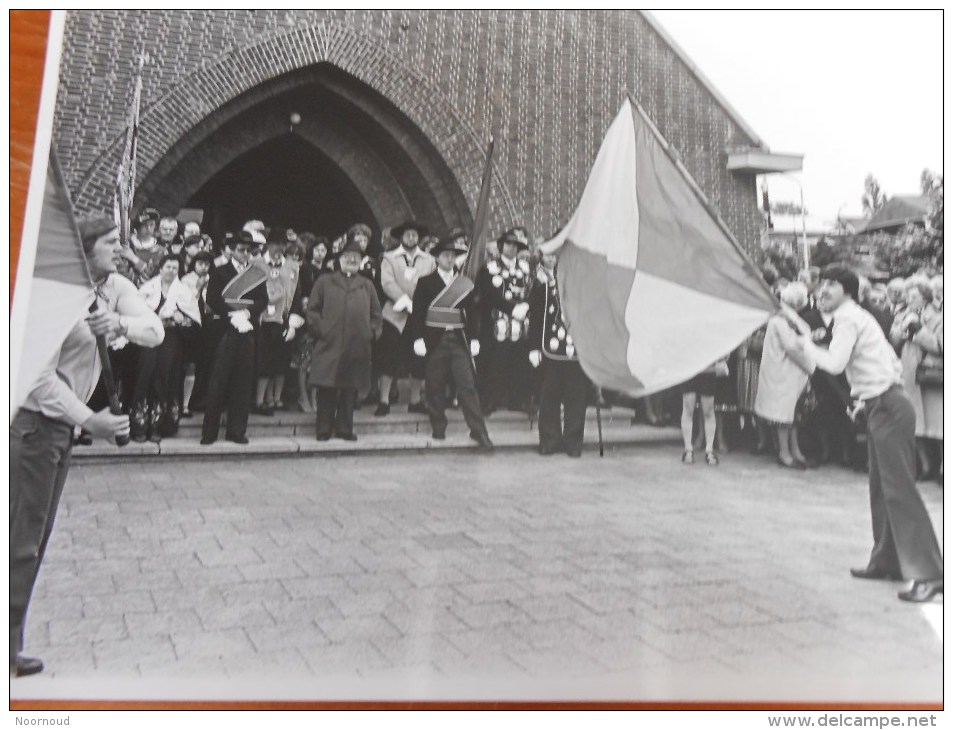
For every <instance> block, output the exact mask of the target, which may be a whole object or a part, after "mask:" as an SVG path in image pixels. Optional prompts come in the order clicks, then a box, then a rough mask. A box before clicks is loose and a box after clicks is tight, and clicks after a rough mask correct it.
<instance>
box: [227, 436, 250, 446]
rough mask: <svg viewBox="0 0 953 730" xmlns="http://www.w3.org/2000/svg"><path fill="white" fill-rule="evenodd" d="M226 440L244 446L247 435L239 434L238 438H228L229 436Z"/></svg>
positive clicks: (246, 441)
mask: <svg viewBox="0 0 953 730" xmlns="http://www.w3.org/2000/svg"><path fill="white" fill-rule="evenodd" d="M228 440H229V441H231V442H232V443H233V444H239V445H241V446H246V445H247V444H248V437H247V436H239V437H238V438H230V437H229V439H228Z"/></svg>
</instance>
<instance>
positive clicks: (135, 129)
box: [113, 56, 145, 246]
mask: <svg viewBox="0 0 953 730" xmlns="http://www.w3.org/2000/svg"><path fill="white" fill-rule="evenodd" d="M144 63H145V56H140V57H139V70H138V71H137V72H136V81H135V86H134V87H133V92H132V106H131V107H130V109H129V121H128V123H127V125H126V141H125V144H124V145H123V151H122V160H121V161H120V163H119V171H118V173H117V177H116V192H115V196H114V198H113V209H114V211H113V212H114V215H115V219H116V225H117V226H119V235H120V238H121V240H122V245H123V246H128V245H129V232H130V221H129V215H130V213H131V212H132V204H133V199H134V198H135V194H136V158H137V155H138V148H139V106H140V103H141V101H142V67H143V64H144Z"/></svg>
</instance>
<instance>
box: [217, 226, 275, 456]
mask: <svg viewBox="0 0 953 730" xmlns="http://www.w3.org/2000/svg"><path fill="white" fill-rule="evenodd" d="M254 247H255V242H254V238H253V237H252V234H251V233H249V232H247V231H242V234H241V236H240V237H239V239H238V240H237V242H236V243H235V248H234V250H233V251H232V257H231V261H229V262H228V263H227V264H224V265H222V266H218V267H216V268H215V269H214V270H213V271H212V274H211V276H210V277H209V282H208V290H207V294H206V301H207V302H208V306H209V308H210V309H211V310H212V313H213V314H215V315H216V316H218V317H219V318H220V319H221V320H222V322H223V323H224V329H225V332H224V334H223V335H222V340H221V342H219V345H218V348H217V350H216V351H215V360H214V362H213V365H212V373H211V375H210V377H209V391H208V397H207V403H206V409H205V419H204V421H203V422H202V441H201V443H202V445H203V446H205V445H208V444H213V443H215V441H217V440H218V429H219V425H220V423H221V420H222V411H223V410H224V411H226V412H227V414H228V422H227V426H226V430H225V438H227V439H228V440H229V441H234V442H235V443H237V444H247V443H248V439H247V438H246V436H245V431H246V429H247V427H248V410H249V407H250V405H251V395H252V394H251V390H252V383H253V382H254V378H255V327H256V324H257V323H258V321H259V320H260V318H261V313H262V312H264V311H265V309H266V307H267V306H268V289H267V283H266V282H267V281H268V277H267V275H266V274H265V272H264V271H262V270H261V269H260V268H257V267H252V266H251V255H252V251H253V249H254Z"/></svg>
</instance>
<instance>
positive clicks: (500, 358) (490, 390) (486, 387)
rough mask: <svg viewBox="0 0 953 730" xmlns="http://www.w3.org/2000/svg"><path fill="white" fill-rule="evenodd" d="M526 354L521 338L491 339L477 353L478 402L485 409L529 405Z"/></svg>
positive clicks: (513, 407)
mask: <svg viewBox="0 0 953 730" xmlns="http://www.w3.org/2000/svg"><path fill="white" fill-rule="evenodd" d="M528 355H529V353H528V351H527V349H526V344H525V343H524V342H523V341H522V340H520V341H518V342H493V344H492V345H489V346H488V347H487V350H486V351H485V352H484V353H482V354H481V355H480V360H479V362H480V373H479V376H480V378H479V379H480V385H479V388H480V403H482V404H483V412H484V413H492V412H493V411H495V410H497V409H499V408H507V409H510V410H524V409H526V408H527V407H528V405H529V400H530V396H531V395H532V392H531V387H530V373H529V370H530V369H531V368H532V366H531V365H530V364H529V359H528Z"/></svg>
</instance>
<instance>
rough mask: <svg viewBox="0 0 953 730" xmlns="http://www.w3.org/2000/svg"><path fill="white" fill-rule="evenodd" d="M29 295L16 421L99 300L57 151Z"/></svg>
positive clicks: (13, 405) (15, 362)
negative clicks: (38, 380)
mask: <svg viewBox="0 0 953 730" xmlns="http://www.w3.org/2000/svg"><path fill="white" fill-rule="evenodd" d="M29 292H30V294H29V299H28V301H27V306H26V324H25V326H24V330H23V331H24V332H25V336H24V338H23V343H22V345H21V348H20V352H19V353H14V354H15V355H18V356H15V357H13V358H11V366H12V367H14V366H15V367H16V368H17V370H16V371H15V373H13V372H11V376H12V377H11V380H12V382H13V383H14V389H13V398H12V400H11V401H10V419H11V421H12V420H13V416H14V415H15V414H16V412H17V409H19V407H20V406H21V405H22V403H23V401H24V400H26V397H27V396H28V395H29V394H30V391H31V390H32V389H33V386H34V385H35V384H36V377H37V376H38V375H39V374H40V372H41V371H42V370H44V369H45V368H46V367H47V366H48V365H49V364H50V362H52V360H53V358H54V357H55V356H56V353H57V352H59V349H60V347H61V345H62V344H63V340H65V339H66V336H67V335H68V334H69V333H70V330H71V329H73V327H74V326H75V325H76V323H77V322H78V321H80V320H81V319H82V318H84V317H85V316H86V314H87V310H88V308H89V305H90V304H92V302H93V299H94V298H95V294H94V287H93V283H92V280H91V279H90V276H89V268H88V266H87V264H86V257H85V255H84V253H83V244H82V241H81V239H80V236H79V231H78V230H77V229H76V223H75V221H74V219H73V208H72V204H71V203H70V199H69V193H67V191H66V185H65V184H64V182H63V176H62V174H61V173H60V169H59V165H58V164H57V160H56V153H55V151H54V150H53V149H52V147H51V149H50V159H49V165H48V170H47V176H46V186H45V188H44V191H43V211H42V214H41V217H40V231H39V236H38V237H37V247H36V259H35V261H34V265H33V277H32V279H31V282H30V289H29Z"/></svg>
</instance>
